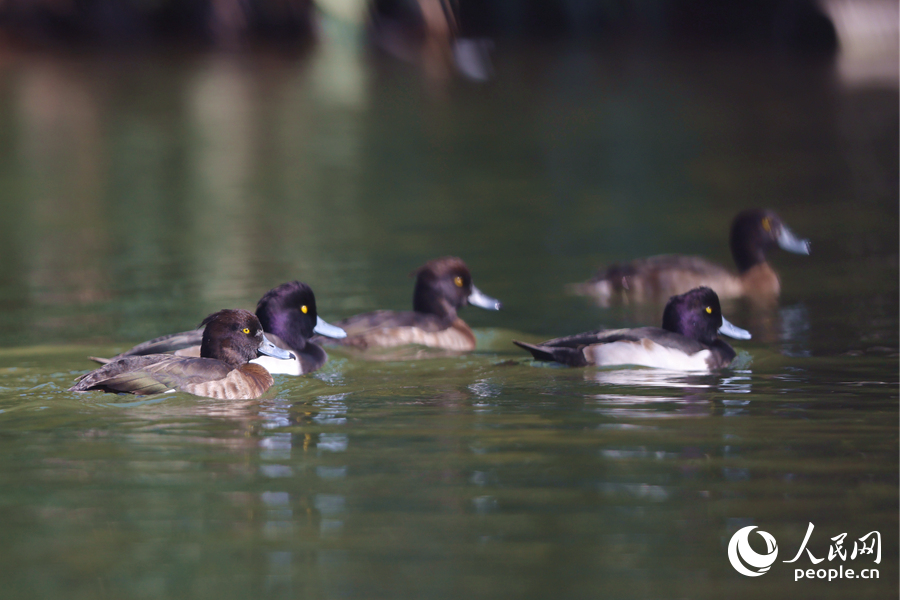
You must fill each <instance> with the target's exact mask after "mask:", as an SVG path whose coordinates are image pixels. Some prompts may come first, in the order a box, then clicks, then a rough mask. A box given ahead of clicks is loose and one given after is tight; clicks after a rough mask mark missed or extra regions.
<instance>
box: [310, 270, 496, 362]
mask: <svg viewBox="0 0 900 600" xmlns="http://www.w3.org/2000/svg"><path fill="white" fill-rule="evenodd" d="M413 274H414V275H415V276H416V285H415V290H414V291H413V310H412V311H394V310H377V311H374V312H369V313H364V314H360V315H355V316H352V317H349V318H347V319H344V320H342V321H336V322H335V325H336V326H338V327H340V328H341V329H344V330H345V331H346V332H347V337H346V338H343V339H336V340H327V343H331V344H339V345H342V346H351V347H354V348H357V349H361V350H365V349H369V348H395V347H398V346H405V345H408V344H418V345H420V346H427V347H429V348H438V349H442V350H448V351H451V352H470V351H472V350H474V349H475V334H473V333H472V330H471V329H470V328H469V326H468V325H467V324H466V323H465V322H464V321H463V320H462V319H460V318H459V316H458V315H457V311H458V310H459V309H461V308H462V307H464V306H466V305H468V304H471V305H472V306H478V307H480V308H484V309H487V310H500V306H501V304H500V301H499V300H496V299H494V298H491V297H490V296H487V295H485V294H484V293H482V292H481V290H479V289H478V288H477V287H475V284H473V283H472V274H471V273H470V272H469V268H468V267H467V266H466V263H465V262H463V261H462V259H459V258H456V257H454V256H445V257H443V258H437V259H435V260H432V261H429V262H428V263H426V264H425V265H423V266H422V267H420V268H419V269H417V270H416V271H415V272H414V273H413ZM314 340H315V341H319V338H314ZM321 341H322V342H326V340H321Z"/></svg>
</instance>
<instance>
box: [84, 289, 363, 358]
mask: <svg viewBox="0 0 900 600" xmlns="http://www.w3.org/2000/svg"><path fill="white" fill-rule="evenodd" d="M256 316H257V317H258V318H259V321H260V323H261V324H262V327H263V330H264V331H265V332H266V336H268V338H269V339H270V340H271V341H272V343H273V344H275V345H276V346H278V347H279V348H283V349H285V350H288V351H290V352H291V353H292V354H293V355H294V358H293V359H291V360H272V359H270V358H268V357H265V356H261V357H259V358H257V359H254V360H253V362H254V363H256V364H259V365H262V366H263V367H265V368H266V369H267V370H268V371H269V372H270V373H273V374H281V375H303V374H304V373H311V372H312V371H315V370H316V369H318V368H320V367H321V366H322V365H323V364H325V361H327V360H328V355H327V354H326V353H325V350H323V349H322V347H321V346H319V345H318V344H316V343H314V342H312V341H311V340H310V338H312V337H313V335H315V334H319V335H323V336H329V337H343V336H346V335H347V333H346V332H345V331H344V330H343V329H341V328H339V327H335V326H334V325H331V324H329V323H326V322H325V321H324V320H322V318H321V317H319V315H318V313H317V312H316V297H315V295H314V294H313V291H312V288H310V287H309V286H308V285H306V284H305V283H303V282H300V281H290V282H288V283H283V284H281V285H279V286H277V287H275V288H272V289H271V290H269V291H268V292H266V293H265V295H263V297H262V298H260V300H259V303H257V305H256ZM201 337H202V332H201V331H200V330H193V331H183V332H181V333H173V334H170V335H165V336H162V337H158V338H156V339H153V340H150V341H149V342H144V343H142V344H138V345H137V346H135V347H134V348H132V349H130V350H128V351H126V352H123V353H122V354H119V355H118V356H115V357H113V358H111V359H104V358H100V359H95V360H97V361H98V362H102V363H105V362H109V361H111V360H116V359H118V358H122V357H124V356H140V355H145V354H161V353H173V354H176V355H178V356H200V341H201Z"/></svg>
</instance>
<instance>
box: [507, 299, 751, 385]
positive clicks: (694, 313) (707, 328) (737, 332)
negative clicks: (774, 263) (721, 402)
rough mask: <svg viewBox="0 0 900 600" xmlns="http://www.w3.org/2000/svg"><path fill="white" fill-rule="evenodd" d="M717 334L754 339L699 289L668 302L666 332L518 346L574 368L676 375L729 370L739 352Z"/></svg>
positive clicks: (611, 332) (606, 333) (612, 332)
mask: <svg viewBox="0 0 900 600" xmlns="http://www.w3.org/2000/svg"><path fill="white" fill-rule="evenodd" d="M717 333H722V334H724V335H727V336H730V337H733V338H736V339H749V338H750V334H749V333H748V332H747V331H744V330H743V329H740V328H739V327H735V326H734V325H732V324H731V323H729V322H728V321H726V320H725V319H724V318H723V317H722V309H721V308H720V306H719V298H718V296H716V293H715V292H714V291H712V290H711V289H709V288H705V287H701V288H696V289H694V290H691V291H689V292H687V293H685V294H681V295H680V296H673V297H672V298H670V299H669V302H668V303H667V304H666V307H665V309H664V310H663V322H662V328H659V327H638V328H635V329H607V330H598V331H588V332H585V333H579V334H577V335H570V336H568V337H562V338H556V339H553V340H548V341H546V342H541V343H540V344H526V343H524V342H519V341H514V342H513V343H514V344H516V345H517V346H519V347H521V348H524V349H525V350H528V351H529V352H530V353H531V354H532V356H534V358H535V359H537V360H542V361H552V362H558V363H562V364H565V365H569V366H572V367H584V366H587V365H597V366H604V367H605V366H617V365H639V366H645V367H655V368H658V369H669V370H673V371H711V370H715V369H721V368H723V367H727V366H728V365H730V364H731V361H733V360H734V357H735V352H734V350H733V349H732V348H731V346H729V345H728V344H726V343H725V342H723V341H722V340H720V339H719V338H718V336H717V335H716V334H717Z"/></svg>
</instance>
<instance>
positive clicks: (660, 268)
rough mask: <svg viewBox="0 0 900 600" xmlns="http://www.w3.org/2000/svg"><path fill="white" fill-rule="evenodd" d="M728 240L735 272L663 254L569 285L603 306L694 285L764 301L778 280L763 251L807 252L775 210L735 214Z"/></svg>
mask: <svg viewBox="0 0 900 600" xmlns="http://www.w3.org/2000/svg"><path fill="white" fill-rule="evenodd" d="M730 243H731V254H732V256H733V257H734V262H735V264H736V265H737V268H738V272H737V273H733V272H732V271H730V270H728V269H726V268H724V267H722V266H719V265H717V264H715V263H712V262H710V261H708V260H706V259H704V258H701V257H698V256H683V255H679V254H664V255H659V256H651V257H649V258H643V259H637V260H633V261H631V262H626V263H619V264H615V265H612V266H610V267H608V268H606V269H602V270H601V271H599V272H598V273H597V275H596V276H595V277H594V278H593V279H591V280H590V281H587V282H585V283H580V284H574V285H572V286H571V287H570V289H571V290H572V291H573V292H575V293H577V294H582V295H587V296H594V297H596V298H597V300H599V302H600V304H601V305H604V306H607V305H609V304H611V303H615V302H617V301H619V302H638V303H641V302H661V301H662V300H664V299H665V298H668V297H670V296H673V295H675V294H682V293H684V292H686V291H688V290H690V289H693V288H695V287H698V286H706V287H709V288H712V289H713V290H715V292H716V293H717V294H718V295H719V297H720V298H722V299H732V298H739V297H742V296H747V297H751V298H753V299H757V300H761V301H768V300H773V299H775V298H777V297H778V295H779V293H780V292H781V284H780V282H779V280H778V275H777V274H776V273H775V271H774V270H773V269H772V267H770V266H769V263H768V262H766V253H767V252H768V251H769V250H771V249H772V248H774V247H775V246H778V247H779V248H781V249H782V250H787V251H788V252H793V253H795V254H809V241H808V240H803V239H799V238H797V237H796V236H795V235H794V234H793V233H792V232H791V230H790V229H788V227H787V225H785V224H784V222H782V220H781V218H780V217H779V216H778V215H777V214H775V213H774V212H773V211H771V210H765V209H751V210H745V211H743V212H741V213H740V214H738V215H737V216H736V217H735V219H734V222H733V223H732V225H731V237H730Z"/></svg>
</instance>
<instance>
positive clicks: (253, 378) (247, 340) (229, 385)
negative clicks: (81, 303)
mask: <svg viewBox="0 0 900 600" xmlns="http://www.w3.org/2000/svg"><path fill="white" fill-rule="evenodd" d="M200 326H201V327H203V328H204V329H203V339H202V341H201V347H200V357H199V358H195V357H187V356H176V355H174V354H147V355H144V356H126V357H123V358H120V359H117V360H114V361H112V362H109V363H107V364H105V365H103V366H102V367H100V368H99V369H96V370H94V371H91V372H90V373H87V374H85V375H83V376H81V377H80V378H79V379H78V383H76V384H75V385H74V386H72V387H71V388H69V391H73V392H86V391H89V390H101V391H104V392H114V393H130V394H137V395H141V396H143V395H148V394H158V393H161V392H168V391H175V390H177V391H181V392H188V393H189V394H194V395H197V396H206V397H209V398H221V399H226V400H249V399H253V398H258V397H259V396H260V395H262V394H263V392H265V391H266V390H267V389H269V387H271V386H272V384H273V383H274V380H273V379H272V375H271V374H269V372H268V371H267V370H266V369H265V368H264V367H261V366H260V365H255V364H251V363H250V360H252V359H254V358H256V357H257V355H259V354H267V355H269V356H272V357H274V358H278V359H285V360H286V359H290V358H293V355H292V354H291V353H290V352H288V351H287V350H283V349H281V348H277V347H275V345H274V344H272V342H270V341H269V340H268V339H266V336H265V335H264V334H263V328H262V325H261V324H260V322H259V319H257V318H256V315H254V314H253V313H251V312H249V311H246V310H241V309H226V310H220V311H219V312H216V313H213V314H211V315H209V316H208V317H206V319H204V320H203V323H201V324H200Z"/></svg>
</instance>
